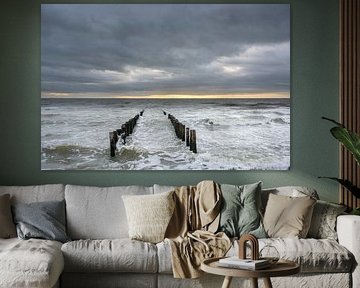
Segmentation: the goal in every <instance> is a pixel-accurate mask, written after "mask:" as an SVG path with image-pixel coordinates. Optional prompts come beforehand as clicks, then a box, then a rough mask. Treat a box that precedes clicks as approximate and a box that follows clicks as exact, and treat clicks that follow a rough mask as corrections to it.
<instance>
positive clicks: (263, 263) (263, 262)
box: [219, 234, 270, 270]
mask: <svg viewBox="0 0 360 288" xmlns="http://www.w3.org/2000/svg"><path fill="white" fill-rule="evenodd" d="M247 242H249V243H250V247H251V259H247V257H246V248H247V247H246V243H247ZM219 265H220V266H223V267H228V268H238V269H248V270H258V269H264V268H268V267H269V266H270V261H268V260H267V259H259V241H258V239H257V238H256V237H255V236H254V235H252V234H244V235H243V236H241V237H240V240H239V254H238V256H233V257H228V258H223V259H220V260H219Z"/></svg>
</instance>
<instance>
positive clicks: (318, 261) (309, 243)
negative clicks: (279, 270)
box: [156, 238, 354, 274]
mask: <svg viewBox="0 0 360 288" xmlns="http://www.w3.org/2000/svg"><path fill="white" fill-rule="evenodd" d="M156 246H157V250H158V259H159V260H158V261H159V273H161V274H172V265H171V247H170V245H169V243H168V241H163V242H161V243H158V244H156ZM264 246H273V247H275V249H276V250H277V251H278V255H265V254H263V255H261V256H269V257H275V256H280V258H281V259H287V260H291V261H295V262H296V263H298V264H299V265H300V266H301V273H331V272H334V273H342V272H343V273H349V272H350V271H351V269H352V266H353V263H354V258H353V255H352V254H351V253H350V252H349V251H348V250H347V249H346V248H345V247H343V246H341V245H340V244H339V243H337V242H336V241H334V240H330V239H298V238H264V239H259V250H261V249H262V248H263V247H264ZM276 250H275V251H276ZM238 251H239V246H238V242H237V241H234V242H233V245H232V247H231V248H230V249H229V251H228V253H227V254H226V256H235V255H238ZM267 251H274V249H267ZM250 254H251V253H250V249H248V250H247V255H248V257H250Z"/></svg>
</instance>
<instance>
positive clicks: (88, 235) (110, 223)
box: [65, 185, 153, 239]
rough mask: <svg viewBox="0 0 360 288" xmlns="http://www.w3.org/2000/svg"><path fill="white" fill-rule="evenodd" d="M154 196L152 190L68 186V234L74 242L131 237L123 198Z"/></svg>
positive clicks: (125, 187) (140, 187) (66, 195)
mask: <svg viewBox="0 0 360 288" xmlns="http://www.w3.org/2000/svg"><path fill="white" fill-rule="evenodd" d="M143 194H147V195H149V194H153V188H152V187H144V186H114V187H94V186H78V185H66V187H65V200H66V220H67V232H68V235H69V236H70V238H71V239H116V238H128V237H129V234H128V225H127V220H126V212H125V208H124V204H123V201H122V195H143Z"/></svg>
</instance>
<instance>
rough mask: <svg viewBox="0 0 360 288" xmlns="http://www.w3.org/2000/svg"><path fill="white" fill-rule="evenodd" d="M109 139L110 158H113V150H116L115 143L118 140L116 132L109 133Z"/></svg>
mask: <svg viewBox="0 0 360 288" xmlns="http://www.w3.org/2000/svg"><path fill="white" fill-rule="evenodd" d="M109 138H110V156H111V157H114V156H115V150H116V143H117V141H118V140H119V137H118V133H117V131H113V132H109Z"/></svg>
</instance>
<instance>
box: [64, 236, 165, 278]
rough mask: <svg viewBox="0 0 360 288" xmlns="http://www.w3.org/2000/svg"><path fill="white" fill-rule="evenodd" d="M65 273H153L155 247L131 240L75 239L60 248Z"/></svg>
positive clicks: (154, 270)
mask: <svg viewBox="0 0 360 288" xmlns="http://www.w3.org/2000/svg"><path fill="white" fill-rule="evenodd" d="M61 250H62V252H63V254H64V259H65V271H66V272H133V273H156V271H157V268H158V265H157V256H156V246H155V245H154V244H151V243H148V242H141V241H137V240H130V239H113V240H110V239H104V240H78V241H71V242H67V243H65V244H64V245H63V246H62V248H61Z"/></svg>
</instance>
